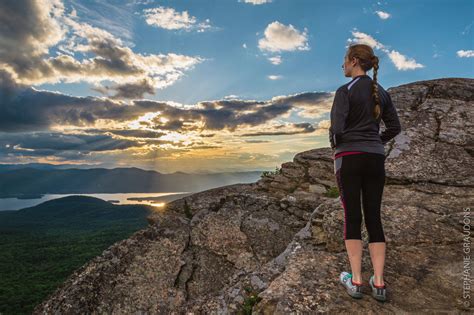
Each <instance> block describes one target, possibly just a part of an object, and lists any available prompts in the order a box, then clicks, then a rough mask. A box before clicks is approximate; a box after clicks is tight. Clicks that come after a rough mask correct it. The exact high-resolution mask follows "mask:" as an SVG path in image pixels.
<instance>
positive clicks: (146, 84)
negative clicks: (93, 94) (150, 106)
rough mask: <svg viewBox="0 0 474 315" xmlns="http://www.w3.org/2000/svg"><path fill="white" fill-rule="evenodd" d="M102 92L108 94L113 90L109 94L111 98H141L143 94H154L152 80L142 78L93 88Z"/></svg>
mask: <svg viewBox="0 0 474 315" xmlns="http://www.w3.org/2000/svg"><path fill="white" fill-rule="evenodd" d="M93 90H96V91H98V92H100V93H102V94H105V95H107V96H109V94H108V92H109V91H113V92H115V94H113V95H112V96H110V97H111V98H113V99H117V98H126V99H138V98H143V96H144V95H145V94H151V95H154V94H155V88H154V86H153V82H151V81H150V80H147V79H145V78H144V79H142V80H139V81H137V82H132V83H125V84H117V85H114V86H100V87H96V88H93Z"/></svg>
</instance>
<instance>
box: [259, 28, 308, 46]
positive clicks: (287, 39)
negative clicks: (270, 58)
mask: <svg viewBox="0 0 474 315" xmlns="http://www.w3.org/2000/svg"><path fill="white" fill-rule="evenodd" d="M258 47H259V48H260V50H262V51H270V52H280V51H295V50H310V47H309V45H308V34H307V29H306V28H305V29H304V32H300V31H299V30H297V29H296V28H295V27H294V26H293V25H291V24H290V25H288V26H287V25H284V24H282V23H280V22H278V21H275V22H272V23H270V24H268V26H267V27H266V29H265V32H264V37H263V38H261V39H260V40H259V41H258Z"/></svg>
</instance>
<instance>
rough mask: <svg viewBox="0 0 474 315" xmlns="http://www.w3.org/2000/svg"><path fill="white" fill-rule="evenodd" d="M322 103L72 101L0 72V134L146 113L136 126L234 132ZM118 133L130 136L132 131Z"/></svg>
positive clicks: (310, 97) (311, 98)
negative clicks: (153, 114)
mask: <svg viewBox="0 0 474 315" xmlns="http://www.w3.org/2000/svg"><path fill="white" fill-rule="evenodd" d="M324 98H327V93H304V94H303V95H298V96H289V97H279V98H278V99H275V100H272V101H266V102H263V101H244V100H220V101H213V102H209V101H206V102H200V103H198V104H197V106H195V107H176V106H172V105H170V104H168V103H166V102H160V101H153V100H134V101H132V102H131V104H126V103H123V102H120V101H117V100H111V99H108V98H96V97H75V96H70V95H65V94H61V93H58V92H49V91H39V90H36V89H34V88H31V87H27V86H23V85H19V84H16V83H15V82H14V80H13V79H12V78H11V75H9V74H8V73H7V72H4V71H0V131H6V132H19V131H39V130H43V131H44V130H47V129H48V128H50V127H51V126H53V125H73V126H81V127H83V126H92V125H94V124H95V123H96V121H97V120H98V119H105V120H112V121H115V122H126V121H131V120H135V119H138V118H139V117H141V116H143V115H144V114H146V113H151V112H160V114H159V115H158V116H156V117H155V118H153V119H152V120H151V121H149V122H140V124H141V125H143V126H146V127H149V128H150V129H154V130H163V131H166V130H168V131H176V132H189V131H194V130H197V131H203V130H223V129H227V130H229V131H235V130H236V128H238V127H241V126H251V127H254V126H258V125H260V124H264V123H266V122H268V121H271V120H272V119H275V118H277V117H279V116H281V115H284V114H287V113H288V112H289V111H290V110H291V109H292V108H293V107H294V106H295V103H301V102H304V103H305V104H314V105H315V106H317V103H318V102H319V101H320V100H321V99H324ZM162 118H166V119H165V120H163V119H162ZM295 128H298V129H302V128H303V129H304V130H303V131H298V133H299V132H311V131H312V130H310V129H308V127H307V126H304V125H298V124H296V125H295ZM111 132H113V131H111ZM122 133H129V134H130V135H131V133H132V132H131V131H122ZM142 133H143V132H142ZM158 136H160V135H158ZM145 137H150V138H153V137H155V134H153V133H151V132H147V136H145Z"/></svg>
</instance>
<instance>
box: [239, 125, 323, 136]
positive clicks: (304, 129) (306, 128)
mask: <svg viewBox="0 0 474 315" xmlns="http://www.w3.org/2000/svg"><path fill="white" fill-rule="evenodd" d="M292 126H293V127H294V128H297V129H299V130H288V131H268V132H267V131H259V132H252V133H244V134H242V135H241V136H242V137H250V136H280V135H294V134H300V133H310V132H313V131H315V130H316V129H314V127H313V125H311V124H310V123H294V124H292ZM285 127H287V126H285V125H280V126H276V129H280V128H285Z"/></svg>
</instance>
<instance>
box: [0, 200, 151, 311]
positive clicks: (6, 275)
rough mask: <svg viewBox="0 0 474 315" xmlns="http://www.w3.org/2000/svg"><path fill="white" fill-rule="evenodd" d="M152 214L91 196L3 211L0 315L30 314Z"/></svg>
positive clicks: (145, 208)
mask: <svg viewBox="0 0 474 315" xmlns="http://www.w3.org/2000/svg"><path fill="white" fill-rule="evenodd" d="M151 211H153V208H152V207H150V206H146V205H113V204H111V203H109V202H106V201H104V200H102V199H99V198H94V197H89V196H67V197H64V198H58V199H54V200H49V201H46V202H43V203H41V204H39V205H37V206H34V207H29V208H24V209H21V210H16V211H1V212H0V252H1V253H2V254H1V255H0V279H1V281H0V314H31V311H32V310H33V307H34V306H35V305H36V304H38V303H39V302H41V301H42V300H43V299H44V298H46V297H47V296H48V295H49V294H51V293H52V292H53V291H54V290H55V289H56V288H57V286H58V285H59V284H61V283H62V282H64V281H65V280H66V278H67V277H68V276H69V275H70V274H71V273H72V272H73V271H74V270H75V269H77V268H79V267H80V266H82V265H83V264H84V263H86V262H87V261H89V260H90V259H92V258H93V257H96V256H97V255H99V254H100V253H102V252H103V251H104V250H105V249H107V248H108V247H109V246H110V245H112V244H114V243H115V242H117V241H120V240H123V239H126V238H128V237H130V236H131V235H132V234H133V233H135V232H137V231H139V230H141V229H143V228H145V227H146V226H147V218H146V217H147V216H148V215H149V214H150V212H151Z"/></svg>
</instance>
